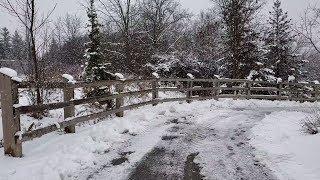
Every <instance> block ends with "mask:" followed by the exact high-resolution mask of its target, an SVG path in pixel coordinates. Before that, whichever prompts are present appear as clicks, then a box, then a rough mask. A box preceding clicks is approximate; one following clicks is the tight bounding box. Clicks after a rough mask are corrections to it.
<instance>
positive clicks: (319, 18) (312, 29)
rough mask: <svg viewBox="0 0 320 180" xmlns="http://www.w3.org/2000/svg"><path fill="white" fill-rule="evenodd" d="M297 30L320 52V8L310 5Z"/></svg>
mask: <svg viewBox="0 0 320 180" xmlns="http://www.w3.org/2000/svg"><path fill="white" fill-rule="evenodd" d="M295 31H296V32H297V33H298V35H300V36H301V37H303V38H304V39H305V40H306V42H305V43H306V44H309V45H310V46H311V47H312V48H313V49H314V50H315V51H316V52H317V53H319V54H320V46H319V42H320V8H314V7H309V8H307V9H306V10H305V11H304V13H303V15H302V16H301V23H300V25H299V26H298V27H297V28H295Z"/></svg>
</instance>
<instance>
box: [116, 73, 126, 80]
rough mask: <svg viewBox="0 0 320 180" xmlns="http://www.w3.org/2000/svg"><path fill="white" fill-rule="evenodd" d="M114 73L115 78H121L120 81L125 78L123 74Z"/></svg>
mask: <svg viewBox="0 0 320 180" xmlns="http://www.w3.org/2000/svg"><path fill="white" fill-rule="evenodd" d="M114 75H115V76H116V79H117V80H121V81H124V80H125V78H124V75H123V74H121V73H115V74H114Z"/></svg>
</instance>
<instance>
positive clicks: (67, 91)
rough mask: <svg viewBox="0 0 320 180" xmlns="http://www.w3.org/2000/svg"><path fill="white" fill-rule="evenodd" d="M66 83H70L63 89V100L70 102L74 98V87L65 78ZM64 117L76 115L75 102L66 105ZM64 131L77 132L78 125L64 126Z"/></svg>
mask: <svg viewBox="0 0 320 180" xmlns="http://www.w3.org/2000/svg"><path fill="white" fill-rule="evenodd" d="M65 81H66V83H67V84H69V86H68V85H67V86H66V87H65V88H64V89H63V101H64V102H70V101H71V100H72V99H74V89H73V88H72V87H71V86H70V85H71V84H70V83H68V81H69V80H68V79H65ZM63 112H64V119H67V118H70V117H74V116H75V106H74V104H70V105H69V106H67V107H65V108H64V110H63ZM64 131H65V132H66V133H75V132H76V127H75V125H71V126H67V127H65V128H64Z"/></svg>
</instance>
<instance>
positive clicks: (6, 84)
mask: <svg viewBox="0 0 320 180" xmlns="http://www.w3.org/2000/svg"><path fill="white" fill-rule="evenodd" d="M0 82H1V83H0V93H1V110H2V129H3V146H4V153H5V154H6V155H11V156H13V157H22V144H21V141H20V140H19V138H17V137H16V136H15V135H16V133H17V132H19V131H20V130H21V129H20V128H21V127H20V114H19V112H18V111H14V108H13V106H14V104H15V103H18V102H19V101H18V88H17V86H16V85H15V84H14V83H16V82H14V81H12V80H11V77H9V76H7V75H4V74H0Z"/></svg>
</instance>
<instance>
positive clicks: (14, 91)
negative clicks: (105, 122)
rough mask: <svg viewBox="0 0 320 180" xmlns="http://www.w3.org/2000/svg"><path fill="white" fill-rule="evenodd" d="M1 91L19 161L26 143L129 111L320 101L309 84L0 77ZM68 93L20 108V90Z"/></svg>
mask: <svg viewBox="0 0 320 180" xmlns="http://www.w3.org/2000/svg"><path fill="white" fill-rule="evenodd" d="M0 81H1V83H0V84H1V85H0V90H1V97H2V98H1V104H2V107H3V108H2V121H3V125H4V126H3V137H4V138H3V143H2V144H1V143H0V147H1V145H3V147H4V151H5V154H9V155H11V156H14V157H21V156H22V142H25V141H30V140H32V139H34V138H39V137H41V136H43V135H45V134H48V133H51V132H53V131H57V130H59V129H64V130H65V132H66V133H74V132H75V127H76V125H77V124H79V123H82V122H87V121H90V120H93V119H98V118H105V117H106V116H109V115H111V114H116V115H117V116H118V117H123V115H124V113H123V112H124V111H127V110H132V109H135V108H139V107H142V106H146V105H154V106H155V105H157V104H159V103H165V102H175V101H186V102H188V103H191V102H192V101H193V100H206V99H219V98H233V99H265V100H292V101H310V102H314V101H317V100H319V90H320V85H317V84H311V83H310V84H303V83H270V82H261V81H250V80H243V79H191V78H190V79H177V78H166V79H161V78H153V79H129V80H122V79H117V80H111V81H101V82H93V83H87V82H78V83H67V82H47V83H42V84H39V83H35V82H15V81H13V80H12V79H11V78H10V77H8V76H6V75H3V74H0ZM133 84H143V86H144V88H143V89H138V90H131V91H130V90H126V91H125V89H126V88H125V87H132V85H133ZM93 87H95V88H99V87H109V88H110V87H114V88H115V91H116V92H115V93H113V94H110V95H101V96H96V97H88V98H83V99H74V89H76V88H93ZM32 88H41V89H62V90H63V94H64V101H63V102H58V103H50V104H40V105H30V106H19V105H18V104H19V102H18V92H19V89H32ZM159 92H178V93H179V94H185V97H173V98H164V99H160V98H159ZM146 94H151V97H152V98H151V100H148V101H144V102H139V103H135V104H129V105H124V98H127V97H136V96H143V95H146ZM108 100H109V101H110V100H112V101H114V102H115V107H114V108H113V109H106V110H104V111H102V112H99V113H94V114H90V115H86V116H79V117H76V116H75V106H77V105H82V104H91V103H96V102H103V101H108ZM62 108H63V109H64V118H65V119H64V121H63V122H60V123H56V124H53V125H49V126H47V127H43V128H40V129H36V130H33V131H29V132H21V127H20V115H21V114H28V113H36V112H42V111H48V110H55V109H62Z"/></svg>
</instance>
